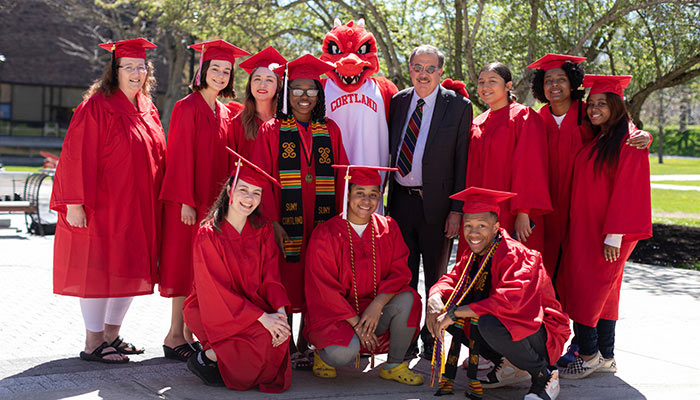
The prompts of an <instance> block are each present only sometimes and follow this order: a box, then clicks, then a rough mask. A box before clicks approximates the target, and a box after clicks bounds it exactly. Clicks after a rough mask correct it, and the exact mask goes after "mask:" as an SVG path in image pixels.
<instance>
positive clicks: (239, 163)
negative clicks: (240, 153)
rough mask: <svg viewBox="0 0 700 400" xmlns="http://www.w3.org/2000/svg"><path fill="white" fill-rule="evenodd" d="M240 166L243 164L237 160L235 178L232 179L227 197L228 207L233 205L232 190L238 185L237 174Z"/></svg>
mask: <svg viewBox="0 0 700 400" xmlns="http://www.w3.org/2000/svg"><path fill="white" fill-rule="evenodd" d="M241 165H243V162H242V161H241V159H240V158H239V159H238V161H236V176H234V177H233V183H231V192H230V193H229V195H228V205H231V204H233V189H235V188H236V184H237V183H238V173H239V172H241Z"/></svg>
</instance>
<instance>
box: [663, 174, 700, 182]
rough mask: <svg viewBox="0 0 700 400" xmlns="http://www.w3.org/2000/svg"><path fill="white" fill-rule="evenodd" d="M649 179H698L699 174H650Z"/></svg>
mask: <svg viewBox="0 0 700 400" xmlns="http://www.w3.org/2000/svg"><path fill="white" fill-rule="evenodd" d="M651 181H652V182H654V181H664V182H665V181H700V175H651Z"/></svg>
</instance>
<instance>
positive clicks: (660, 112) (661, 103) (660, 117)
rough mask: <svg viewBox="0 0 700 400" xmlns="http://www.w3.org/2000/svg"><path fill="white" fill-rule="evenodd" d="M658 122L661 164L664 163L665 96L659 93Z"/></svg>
mask: <svg viewBox="0 0 700 400" xmlns="http://www.w3.org/2000/svg"><path fill="white" fill-rule="evenodd" d="M657 117H658V120H659V137H658V138H657V140H658V141H659V164H663V163H664V94H663V92H661V91H660V92H659V110H658V116H657Z"/></svg>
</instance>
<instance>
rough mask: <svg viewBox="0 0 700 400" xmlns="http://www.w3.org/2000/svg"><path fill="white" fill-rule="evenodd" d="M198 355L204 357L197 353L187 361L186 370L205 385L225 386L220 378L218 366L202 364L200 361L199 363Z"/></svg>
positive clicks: (213, 363) (210, 363)
mask: <svg viewBox="0 0 700 400" xmlns="http://www.w3.org/2000/svg"><path fill="white" fill-rule="evenodd" d="M200 355H202V356H204V354H203V352H197V353H195V354H193V355H192V357H190V358H189V359H187V369H189V370H190V371H192V373H193V374H195V375H197V376H198V377H199V379H201V380H202V382H204V384H205V385H208V386H225V385H224V379H223V378H222V377H221V372H219V366H218V365H217V363H215V362H211V361H210V362H209V363H206V364H202V361H200V359H201V356H200ZM207 361H209V360H207ZM204 362H206V361H204Z"/></svg>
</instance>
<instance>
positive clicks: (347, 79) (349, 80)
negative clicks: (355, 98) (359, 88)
mask: <svg viewBox="0 0 700 400" xmlns="http://www.w3.org/2000/svg"><path fill="white" fill-rule="evenodd" d="M338 75H339V76H340V78H341V79H342V80H343V83H345V84H346V85H354V84H356V83H358V82H359V81H360V77H361V76H362V74H358V75H355V76H343V75H340V74H338Z"/></svg>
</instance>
